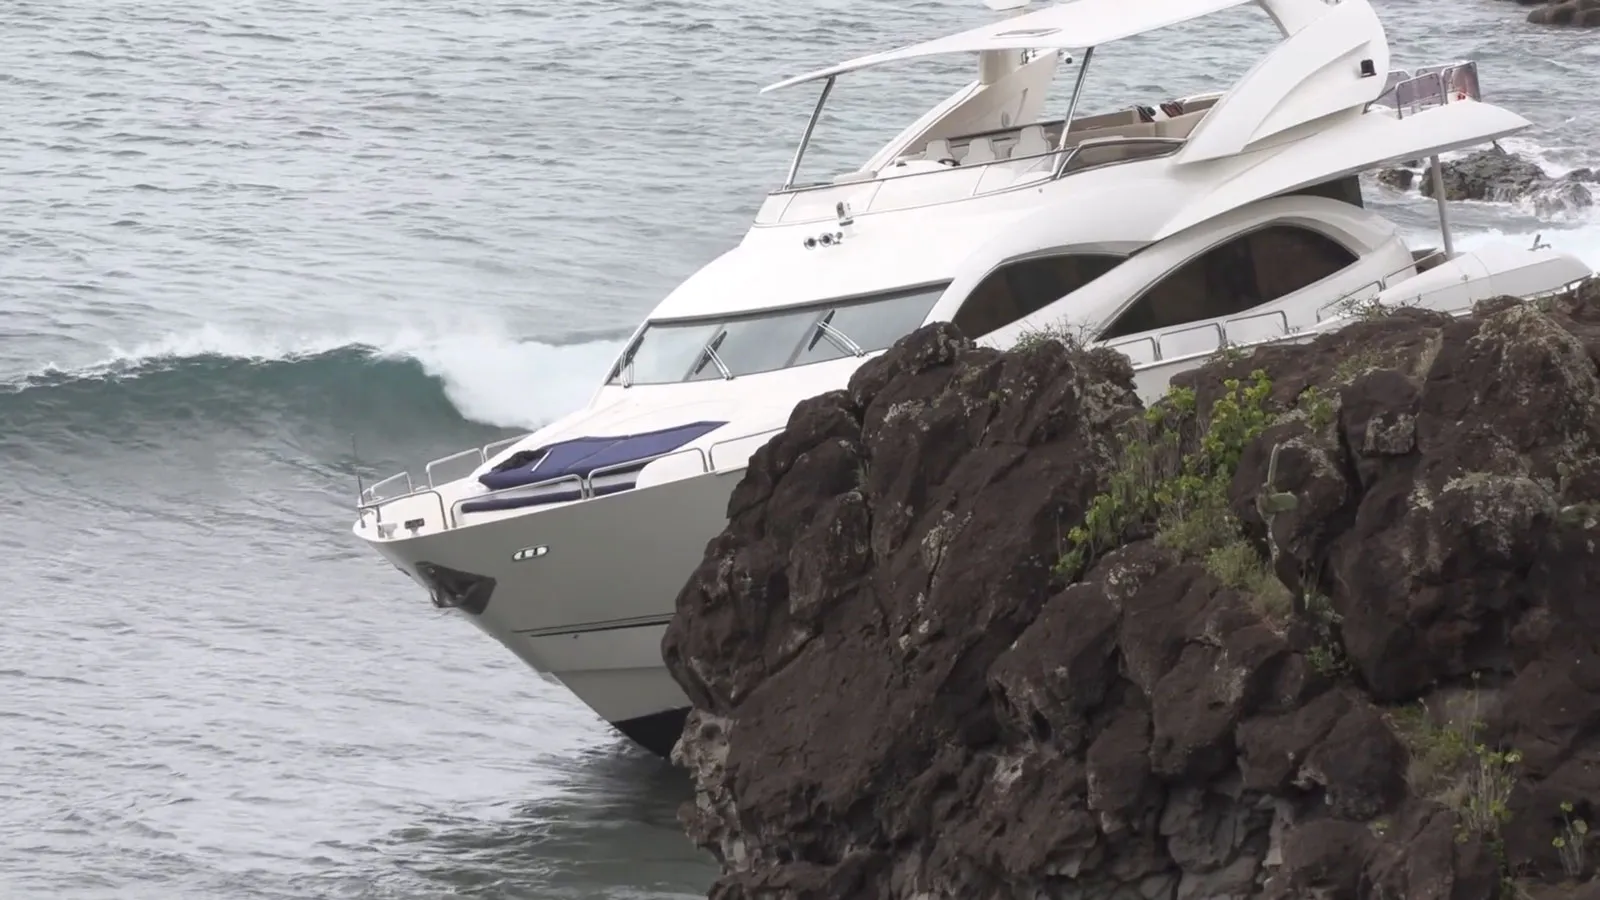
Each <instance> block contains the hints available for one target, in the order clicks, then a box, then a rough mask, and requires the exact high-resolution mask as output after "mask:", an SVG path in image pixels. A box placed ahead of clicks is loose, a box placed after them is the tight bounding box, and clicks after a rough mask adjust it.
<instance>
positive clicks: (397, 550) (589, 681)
mask: <svg viewBox="0 0 1600 900" xmlns="http://www.w3.org/2000/svg"><path fill="white" fill-rule="evenodd" d="M743 474H744V471H743V469H742V468H740V469H736V470H731V471H723V472H714V473H707V474H704V475H699V476H695V477H691V478H684V479H680V480H677V481H669V482H666V483H663V484H658V485H655V486H652V487H650V488H647V489H641V490H632V491H625V492H622V493H617V494H611V495H607V496H601V497H595V498H593V499H589V500H584V501H581V502H575V503H568V504H565V505H562V506H557V507H549V508H544V509H540V510H538V511H537V513H534V514H525V515H513V516H509V517H506V518H499V519H494V520H490V521H485V522H483V523H482V524H476V525H468V526H464V527H459V528H454V529H450V530H446V531H440V532H437V533H432V534H421V535H418V536H415V537H410V536H405V535H404V533H403V532H402V533H399V534H398V535H397V536H395V537H392V538H389V539H382V538H378V537H377V536H376V534H375V533H374V532H371V531H368V530H366V529H360V530H358V531H357V534H358V535H360V536H361V537H364V538H366V539H367V540H368V541H369V542H370V543H371V544H372V545H373V546H374V547H375V548H376V549H377V550H378V552H379V553H381V554H383V555H384V556H385V557H386V558H388V559H389V560H390V561H391V562H393V563H394V564H395V565H396V566H398V567H399V568H400V569H401V570H403V571H405V572H406V573H407V574H409V575H411V576H412V577H413V578H415V579H417V580H418V581H419V582H421V583H423V584H424V585H425V586H429V587H430V589H431V588H432V585H431V584H430V582H429V579H428V578H427V577H424V576H425V573H426V572H427V571H428V570H429V567H430V566H431V567H445V568H446V569H449V570H454V571H455V572H459V573H466V574H467V575H470V576H472V577H473V578H476V579H492V581H493V584H492V588H491V589H490V590H489V591H488V592H487V595H486V597H485V596H484V595H481V594H478V595H471V599H470V602H468V603H465V604H453V605H457V608H458V610H459V611H460V612H461V613H462V614H463V615H464V616H465V617H466V618H467V619H469V620H470V621H472V623H473V624H475V625H477V626H478V627H479V628H480V629H482V630H483V631H484V632H486V633H487V634H489V635H490V636H491V637H493V638H494V639H495V640H497V641H499V642H500V643H502V644H504V645H505V646H506V647H507V648H508V649H509V650H511V651H512V652H513V653H515V654H517V656H518V657H520V658H521V659H522V660H523V661H524V662H526V663H527V664H528V665H529V666H531V667H532V668H534V669H535V670H537V671H540V672H544V673H547V674H549V675H551V676H553V677H554V678H555V679H557V680H558V681H560V682H561V683H562V684H563V685H564V686H565V687H566V688H567V689H569V690H571V691H572V692H573V693H574V694H575V695H577V697H578V698H579V699H580V700H582V701H583V702H584V703H586V704H587V705H588V706H590V707H591V708H592V709H594V710H595V712H597V713H599V714H600V716H602V717H603V718H605V719H606V720H607V721H608V722H610V723H612V724H613V725H615V726H616V727H617V728H618V729H619V730H621V731H622V732H623V733H624V734H626V735H628V736H629V737H630V738H632V739H633V740H634V741H636V742H637V743H639V744H641V745H643V746H645V747H646V748H648V749H649V750H651V751H652V752H655V753H657V754H660V755H663V756H665V755H667V754H669V753H670V752H671V749H672V745H673V743H675V742H676V741H677V739H678V734H679V732H680V731H681V730H682V723H683V716H684V715H685V714H686V713H687V711H688V706H689V701H688V699H687V698H686V697H685V696H684V694H683V691H682V690H680V689H679V688H678V686H677V683H676V682H674V681H673V680H672V678H671V676H670V675H669V674H668V673H667V670H666V667H665V666H664V665H663V663H662V659H661V638H662V635H663V634H664V633H665V631H666V626H667V623H668V622H669V621H670V619H671V617H672V612H673V609H674V607H675V603H676V598H677V594H678V592H679V591H680V590H681V589H682V587H683V585H684V583H685V582H686V581H687V580H688V578H689V576H690V574H692V573H693V571H694V569H695V567H696V566H698V565H699V564H700V561H701V559H702V558H703V557H704V555H705V548H706V542H707V541H708V540H710V539H711V538H713V537H715V536H716V535H717V534H718V533H720V532H721V531H722V529H723V527H724V526H725V525H726V522H727V506H728V495H729V493H730V492H731V491H732V489H733V486H734V485H735V484H737V483H738V481H739V479H740V477H742V476H743ZM419 564H420V574H419ZM477 583H479V584H482V583H483V582H477ZM435 593H436V598H435V599H436V602H438V601H439V599H440V598H439V597H438V596H437V592H435ZM485 600H486V602H484V601H485ZM447 603H448V601H447ZM480 606H481V608H479V607H480Z"/></svg>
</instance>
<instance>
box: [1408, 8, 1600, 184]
mask: <svg viewBox="0 0 1600 900" xmlns="http://www.w3.org/2000/svg"><path fill="white" fill-rule="evenodd" d="M1594 2H1597V3H1600V0H1594ZM1426 165H1427V164H1426V163H1425V162H1423V163H1419V164H1418V167H1416V169H1415V171H1413V170H1412V169H1405V168H1392V169H1385V170H1383V171H1381V172H1379V173H1378V176H1377V177H1378V180H1379V181H1380V182H1381V183H1383V184H1386V185H1388V186H1389V187H1391V188H1394V189H1395V190H1399V191H1407V190H1410V188H1411V186H1412V185H1413V184H1415V185H1416V186H1417V188H1418V190H1420V191H1421V193H1422V195H1423V196H1424V197H1432V196H1433V195H1434V189H1433V179H1432V177H1431V174H1430V172H1429V170H1428V169H1427V168H1426ZM1440 168H1441V173H1440V174H1441V177H1442V180H1443V182H1444V196H1445V199H1446V200H1451V201H1455V200H1482V201H1488V202H1494V203H1526V204H1528V205H1529V206H1530V207H1531V208H1532V209H1533V211H1534V212H1535V213H1536V214H1538V215H1551V214H1554V213H1559V212H1570V211H1572V210H1579V209H1588V208H1589V207H1591V206H1593V205H1594V195H1593V192H1592V188H1591V187H1590V185H1591V184H1593V183H1594V182H1595V180H1596V179H1595V175H1594V172H1593V170H1590V169H1578V170H1576V171H1573V172H1569V173H1567V174H1566V175H1563V176H1559V177H1556V176H1551V175H1549V174H1547V173H1546V172H1545V171H1544V169H1543V168H1541V167H1540V166H1539V164H1538V163H1536V162H1533V161H1532V160H1529V159H1525V158H1523V157H1521V156H1518V155H1517V154H1515V153H1512V152H1510V151H1507V150H1504V149H1501V148H1500V147H1499V146H1495V147H1491V148H1489V149H1487V150H1480V151H1478V152H1475V153H1472V154H1469V155H1467V156H1464V157H1461V158H1460V159H1455V160H1449V161H1446V162H1444V163H1443V164H1442V165H1441V167H1440Z"/></svg>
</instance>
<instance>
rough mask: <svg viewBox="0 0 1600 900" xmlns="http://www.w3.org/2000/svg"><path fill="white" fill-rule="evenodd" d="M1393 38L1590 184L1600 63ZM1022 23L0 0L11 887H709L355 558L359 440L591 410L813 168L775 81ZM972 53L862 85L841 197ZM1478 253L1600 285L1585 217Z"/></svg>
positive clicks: (175, 894)
mask: <svg viewBox="0 0 1600 900" xmlns="http://www.w3.org/2000/svg"><path fill="white" fill-rule="evenodd" d="M1380 12H1381V13H1382V14H1383V15H1384V16H1385V19H1386V21H1387V23H1388V24H1389V28H1390V38H1391V44H1392V47H1393V49H1394V52H1395V63H1396V64H1397V65H1418V64H1426V63H1431V62H1442V61H1449V60H1453V59H1456V58H1459V57H1473V58H1477V59H1478V60H1479V61H1480V63H1481V65H1482V67H1483V70H1482V80H1483V83H1484V89H1485V93H1486V96H1488V97H1490V98H1492V99H1494V100H1496V101H1499V102H1502V103H1504V104H1506V105H1508V106H1510V107H1511V108H1513V109H1515V110H1517V111H1519V112H1521V113H1523V114H1524V115H1526V116H1527V117H1528V118H1530V119H1531V120H1533V121H1534V122H1535V123H1536V126H1537V127H1536V128H1535V129H1534V130H1533V131H1532V132H1531V133H1529V134H1527V135H1524V136H1521V137H1518V138H1515V139H1513V140H1510V141H1508V142H1507V145H1508V146H1510V147H1513V148H1516V149H1522V150H1526V151H1529V152H1535V153H1536V154H1537V155H1538V157H1539V158H1540V159H1541V160H1542V161H1544V162H1545V163H1546V164H1547V165H1550V166H1552V167H1555V168H1556V169H1560V168H1563V167H1566V168H1570V167H1574V166H1578V165H1583V164H1593V163H1594V162H1596V160H1595V159H1594V158H1593V157H1592V155H1589V156H1586V155H1585V154H1586V152H1587V151H1585V150H1584V149H1583V148H1586V147H1590V148H1592V147H1596V146H1600V141H1597V138H1600V133H1597V128H1600V126H1597V125H1596V120H1595V119H1594V118H1593V117H1591V116H1587V115H1583V114H1582V113H1583V112H1584V109H1585V106H1584V104H1585V103H1586V101H1587V98H1588V94H1589V93H1590V92H1589V91H1588V90H1587V88H1588V87H1591V86H1592V77H1593V76H1592V73H1593V72H1594V71H1595V70H1596V68H1597V64H1600V44H1596V43H1595V42H1593V41H1592V39H1590V38H1589V37H1587V36H1584V35H1580V34H1578V33H1575V32H1574V33H1567V32H1560V31H1546V30H1539V29H1536V28H1533V27H1532V26H1528V25H1525V24H1523V23H1522V22H1521V17H1520V16H1519V15H1518V14H1517V13H1516V10H1515V8H1514V7H1512V6H1511V5H1509V4H1503V3H1496V2H1493V0H1449V2H1445V0H1387V2H1384V3H1382V5H1381V6H1380ZM989 15H991V14H990V13H989V12H988V11H987V10H985V9H984V8H983V7H982V6H981V5H980V4H979V3H977V2H976V0H972V2H955V0H899V2H890V0H871V2H860V3H845V2H841V0H807V2H800V3H793V4H750V3H734V2H730V0H694V2H688V0H651V2H642V0H635V2H618V0H596V2H590V3H556V2H552V0H542V2H532V0H528V2H521V0H428V2H400V0H341V2H338V3H333V2H311V0H187V2H175V0H141V2H133V0H93V2H89V0H52V2H48V3H46V2H41V0H9V2H7V3H4V4H0V484H4V485H5V486H6V488H7V489H8V490H7V494H6V499H5V502H3V503H0V560H3V563H0V597H3V603H4V606H3V607H0V609H3V611H4V622H3V625H0V898H4V900H35V898H38V900H43V898H62V897H65V898H83V900H98V898H118V900H136V898H161V900H188V898H206V900H215V898H240V900H268V898H407V900H421V898H434V897H479V898H534V897H541V898H542V897H583V898H589V897H607V898H625V897H636V898H646V897H648V898H664V897H681V896H696V895H700V894H702V893H703V892H704V890H705V888H706V886H707V885H708V884H709V882H710V880H711V877H712V874H713V869H712V866H711V863H710V861H709V860H708V859H707V858H705V857H704V856H702V855H701V854H700V853H699V852H698V851H696V850H695V849H694V848H693V847H692V846H690V844H689V842H688V841H687V839H686V838H684V836H683V835H682V833H681V831H680V830H679V828H678V825H677V822H676V820H675V817H674V814H675V809H676V806H677V804H679V803H680V802H682V801H683V800H685V799H687V798H688V796H689V789H688V786H687V785H686V784H685V782H684V779H683V777H682V775H681V773H679V772H676V771H674V770H673V769H671V768H670V767H669V766H667V765H666V764H664V763H662V762H660V761H658V760H655V759H654V758H651V757H648V756H646V755H644V754H643V753H641V752H639V751H636V750H634V749H633V748H631V747H630V746H628V745H626V744H625V743H624V742H623V741H622V740H621V739H620V738H619V737H618V736H617V735H616V734H615V733H614V732H612V731H611V730H610V729H609V728H608V727H607V726H605V725H604V724H603V723H601V722H599V721H597V720H596V719H595V718H594V716H593V715H592V714H591V713H590V712H589V711H588V710H587V709H586V708H585V707H583V706H582V705H581V704H579V703H577V702H576V701H575V700H573V699H572V698H571V697H570V696H569V695H568V694H566V693H565V692H564V691H563V690H562V689H561V688H559V687H557V686H555V685H552V684H551V683H549V682H547V681H545V680H543V679H541V678H540V677H538V676H536V675H534V674H533V673H531V672H529V671H528V670H526V669H525V668H523V667H522V666H521V665H520V664H519V663H517V662H516V661H515V660H514V659H513V658H512V657H511V656H510V654H509V653H507V652H506V651H505V650H504V649H503V648H501V647H500V646H499V645H498V644H495V643H493V642H492V641H490V640H489V639H488V638H486V637H484V636H483V635H481V634H480V633H479V632H477V631H476V630H475V629H473V628H472V627H471V625H470V624H468V623H467V622H465V621H462V620H461V619H459V618H456V617H452V616H446V615H442V614H440V613H438V612H437V611H435V610H434V609H433V608H432V607H431V606H430V605H429V604H428V602H427V600H426V598H425V597H423V596H422V594H421V593H420V592H419V591H418V590H417V589H416V588H415V587H414V586H413V585H412V584H411V583H410V582H409V581H407V580H406V579H405V578H404V577H403V576H401V575H400V574H399V573H397V572H396V571H394V570H393V569H392V568H391V567H390V566H389V565H387V564H386V563H384V562H382V561H381V560H380V559H378V558H377V557H376V556H375V555H372V554H370V553H368V552H366V551H365V550H364V549H363V548H362V547H361V546H359V544H358V542H357V541H356V540H355V539H354V538H353V537H352V536H351V535H350V533H349V525H350V522H351V519H352V517H353V510H352V504H353V495H354V478H355V463H356V459H355V457H354V456H353V454H352V440H351V439H352V434H353V435H354V437H355V444H356V447H357V448H358V449H359V455H360V462H361V464H362V468H363V471H366V472H368V473H369V474H370V473H372V472H379V471H386V470H391V469H398V468H400V467H402V466H406V465H411V466H415V465H417V464H418V463H419V462H421V461H423V460H426V459H428V458H432V457H434V456H439V455H442V454H444V453H446V452H450V451H452V450H455V449H458V448H461V447H466V446H470V445H472V444H474V443H482V442H484V441H486V440H488V439H490V438H493V437H497V436H500V435H502V434H508V433H514V432H512V431H511V429H518V428H528V427H532V426H536V425H538V424H540V423H542V422H545V421H548V420H549V419H550V418H551V417H553V416H555V415H558V414H560V413H562V412H564V411H566V410H569V409H571V408H573V407H575V406H576V405H578V404H579V403H581V402H582V401H583V400H584V399H585V398H586V397H587V396H588V394H589V392H590V391H591V390H592V389H593V387H594V386H595V384H596V382H597V379H598V378H599V377H600V375H601V373H602V370H603V369H604V367H605V366H606V365H607V364H608V363H609V361H610V359H611V357H612V355H613V354H614V353H615V352H616V350H617V348H618V342H619V341H620V339H621V338H622V337H624V336H625V335H626V333H627V332H628V330H629V329H630V328H631V327H632V326H633V325H634V324H635V323H636V322H637V320H638V319H639V318H640V317H641V316H642V315H644V314H645V313H646V312H647V311H648V310H649V308H650V307H651V306H652V305H653V304H654V303H655V302H656V301H657V300H659V299H660V297H662V296H663V295H664V294H665V293H666V292H667V291H668V290H669V289H670V288H671V287H672V286H673V285H674V284H675V283H676V282H677V281H679V280H680V279H682V278H683V277H685V276H686V275H688V274H689V273H690V272H691V271H693V270H694V269H695V268H696V267H698V266H700V265H702V264H704V263H705V262H707V261H708V260H710V259H711V258H712V257H713V256H714V255H716V254H717V253H719V252H721V250H723V249H724V248H726V247H727V246H730V245H731V244H732V243H733V242H735V241H736V240H737V239H738V238H739V235H740V234H741V233H742V232H743V230H744V229H745V228H746V227H747V225H748V223H749V219H750V216H751V215H752V214H753V213H754V211H755V208H756V206H757V204H758V203H759V201H760V198H761V196H762V194H763V192H764V191H766V190H767V189H769V188H771V187H772V186H773V185H775V184H776V182H777V181H779V180H780V179H781V178H782V174H783V171H784V169H785V167H786V165H787V162H788V159H789V155H790V153H791V152H792V150H793V145H794V141H795V139H797V138H798V136H799V134H800V131H801V129H802V127H803V125H804V119H805V116H806V115H807V113H808V112H809V110H810V106H811V104H812V102H813V99H814V92H813V89H812V88H811V87H805V88H798V89H795V90H791V91H780V92H776V93H773V94H769V95H765V96H760V95H757V93H756V91H757V89H758V88H759V87H761V86H762V85H764V84H767V83H770V82H772V81H776V80H778V79H780V78H783V77H786V76H788V75H791V74H795V73H798V72H800V71H803V70H807V69H811V68H816V67H820V66H823V65H827V64H829V63H831V62H835V61H839V60H842V59H844V58H847V57H851V56H855V55H857V54H860V53H865V52H870V51H874V50H877V49H882V48H886V47H890V46H895V45H898V44H901V43H905V42H909V41H912V40H919V39H923V38H927V37H932V36H936V35H938V34H940V33H944V32H948V31H953V30H956V29H959V28H963V27H967V26H969V25H973V24H977V23H979V22H982V21H984V20H985V18H986V17H987V16H989ZM1269 37H1270V31H1269V29H1268V25H1267V23H1266V20H1265V18H1264V15H1263V14H1262V13H1261V12H1260V11H1259V10H1258V9H1255V8H1254V7H1246V8H1242V9H1239V10H1235V11H1233V12H1230V13H1226V14H1222V15H1218V16H1216V17H1213V18H1211V19H1207V20H1203V21H1201V22H1197V23H1193V24H1191V25H1187V26H1183V27H1181V28H1178V29H1173V30H1171V31H1168V32H1164V33H1161V34H1159V35H1155V36H1150V37H1146V38H1141V39H1136V40H1130V41H1127V42H1124V43H1120V44H1117V45H1114V46H1110V47H1107V48H1103V49H1102V50H1101V52H1100V53H1099V54H1098V58H1097V59H1096V62H1095V65H1094V67H1093V68H1092V70H1091V74H1090V76H1089V81H1088V86H1087V94H1086V100H1085V108H1088V109H1092V108H1096V107H1104V108H1111V107H1118V106H1125V105H1127V104H1128V103H1131V102H1135V101H1145V102H1148V101H1151V100H1160V99H1162V98H1164V97H1168V96H1176V95H1180V94H1184V93H1189V92H1194V91H1200V90H1207V89H1211V88H1213V87H1215V86H1218V85H1219V84H1220V83H1222V82H1223V81H1225V80H1229V79H1232V78H1234V77H1236V76H1238V75H1239V74H1242V73H1243V72H1244V71H1245V70H1246V69H1247V68H1248V66H1249V65H1250V64H1251V63H1252V62H1253V61H1254V59H1255V54H1256V52H1258V51H1259V50H1260V49H1262V48H1263V47H1265V46H1266V45H1267V43H1268V39H1269ZM970 63H971V61H970V60H955V61H949V60H941V61H931V62H926V63H918V64H911V65H905V66H899V67H895V68H893V69H888V70H883V71H875V72H868V73H863V74H861V75H860V76H858V77H855V78H851V79H847V80H846V81H844V82H843V83H842V84H841V87H840V89H839V90H838V91H837V93H836V99H835V105H834V107H833V110H834V112H833V113H832V114H830V116H829V117H827V118H826V119H825V121H824V122H823V125H822V127H821V129H819V132H818V138H817V139H818V144H817V148H816V150H815V152H814V153H813V155H812V157H811V159H810V162H809V164H808V165H817V166H824V167H830V168H835V169H837V170H844V169H848V168H854V166H853V164H852V163H853V160H854V159H856V158H859V157H860V156H862V155H864V154H865V153H866V152H868V151H869V150H870V149H871V148H872V147H874V146H876V144H877V143H879V142H881V141H882V140H883V139H885V138H886V137H888V136H889V135H891V134H892V133H894V132H895V131H897V130H898V129H899V128H900V127H901V126H902V125H903V124H904V123H905V122H907V121H909V120H910V119H911V118H912V117H913V116H915V115H916V114H918V113H919V112H920V111H921V110H922V109H923V108H925V107H926V106H927V105H928V104H930V103H932V102H934V101H935V100H936V99H938V98H939V97H941V96H942V95H944V94H945V93H946V92H948V91H949V90H951V89H952V88H954V87H955V86H957V85H958V84H959V83H961V82H962V81H964V80H965V79H966V78H967V77H969V75H970V71H971V69H970ZM1061 104H1064V95H1063V96H1062V97H1060V98H1058V101H1057V106H1058V107H1059V106H1060V105H1061ZM1056 112H1057V113H1059V112H1060V109H1059V108H1057V109H1056ZM1369 193H1370V194H1371V196H1372V198H1373V200H1374V202H1375V203H1377V204H1378V205H1379V206H1381V207H1383V208H1385V209H1386V210H1388V211H1390V212H1392V213H1393V214H1395V215H1396V216H1397V217H1398V218H1399V219H1400V220H1401V221H1402V223H1403V224H1404V227H1406V228H1407V229H1408V230H1411V231H1414V232H1416V233H1417V234H1423V235H1425V234H1427V232H1428V229H1429V228H1430V227H1431V222H1432V219H1431V216H1432V210H1431V207H1429V206H1428V205H1426V204H1425V203H1423V202H1421V201H1420V200H1418V199H1417V198H1416V197H1414V196H1413V197H1411V198H1402V197H1399V196H1396V195H1394V194H1392V193H1389V192H1387V191H1385V190H1384V189H1382V188H1379V187H1377V186H1375V185H1373V186H1370V190H1369ZM1457 225H1458V227H1459V228H1460V229H1461V232H1462V234H1463V243H1466V244H1468V245H1470V243H1471V242H1473V241H1479V240H1484V239H1487V238H1489V237H1492V236H1497V235H1499V236H1510V237H1512V238H1514V239H1515V240H1518V241H1525V240H1531V239H1532V236H1533V235H1534V234H1535V233H1542V234H1543V236H1544V240H1546V241H1548V242H1550V243H1552V244H1554V245H1555V246H1557V247H1560V248H1563V249H1570V250H1574V251H1575V252H1578V253H1580V255H1583V256H1585V257H1586V259H1588V261H1589V262H1591V264H1593V263H1600V259H1597V258H1596V257H1597V256H1600V228H1597V227H1596V220H1595V219H1593V218H1590V217H1586V216H1584V215H1582V214H1573V215H1571V216H1568V217H1565V218H1560V217H1558V218H1557V219H1555V220H1552V221H1539V220H1538V219H1536V218H1535V217H1533V216H1532V215H1531V213H1530V212H1529V211H1528V210H1526V209H1521V208H1518V207H1516V206H1514V205H1491V204H1466V205H1463V206H1462V207H1461V209H1460V210H1459V211H1458V213H1457Z"/></svg>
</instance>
